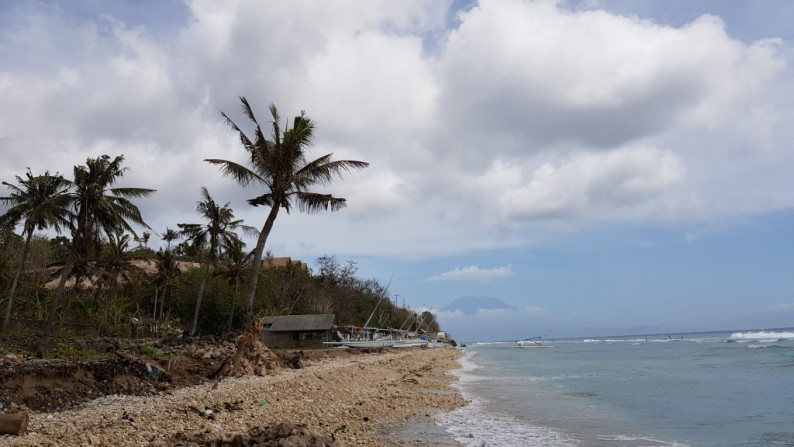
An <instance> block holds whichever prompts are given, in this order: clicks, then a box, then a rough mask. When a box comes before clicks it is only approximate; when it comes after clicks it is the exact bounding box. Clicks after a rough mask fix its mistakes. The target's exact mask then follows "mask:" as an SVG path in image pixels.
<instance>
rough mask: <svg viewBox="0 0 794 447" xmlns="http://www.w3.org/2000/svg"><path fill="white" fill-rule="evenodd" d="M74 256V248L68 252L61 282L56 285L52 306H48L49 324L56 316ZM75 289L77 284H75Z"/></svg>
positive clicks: (72, 265)
mask: <svg viewBox="0 0 794 447" xmlns="http://www.w3.org/2000/svg"><path fill="white" fill-rule="evenodd" d="M75 256H76V255H75V252H74V248H72V250H70V251H69V256H68V257H67V258H66V265H64V266H63V271H62V272H61V281H60V282H59V283H58V289H57V290H56V291H55V297H53V300H52V304H50V315H49V317H48V318H47V321H49V322H50V324H52V323H54V322H55V316H56V315H57V314H58V306H59V305H60V304H61V300H62V299H63V293H64V290H65V289H66V280H67V279H68V278H69V274H70V273H72V268H73V267H74V258H75ZM75 287H77V283H75Z"/></svg>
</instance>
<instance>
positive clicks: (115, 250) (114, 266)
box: [92, 231, 144, 303]
mask: <svg viewBox="0 0 794 447" xmlns="http://www.w3.org/2000/svg"><path fill="white" fill-rule="evenodd" d="M132 240H133V238H132V237H131V236H130V235H129V234H126V233H123V232H121V231H118V232H117V233H116V234H109V235H108V243H107V244H105V247H104V250H103V253H102V256H100V257H99V259H97V260H96V263H95V266H94V269H93V272H92V273H93V275H92V276H93V277H95V278H96V281H95V284H94V285H95V291H94V301H95V303H96V301H98V297H99V296H100V295H101V293H102V292H103V291H104V290H105V289H107V290H108V291H109V292H115V291H116V289H118V288H119V285H120V284H121V283H124V284H133V283H135V282H137V280H138V279H139V278H140V277H141V276H143V273H144V269H143V268H141V267H138V266H136V265H135V264H133V263H132V261H133V257H132V252H131V251H130V242H132Z"/></svg>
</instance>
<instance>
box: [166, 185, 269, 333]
mask: <svg viewBox="0 0 794 447" xmlns="http://www.w3.org/2000/svg"><path fill="white" fill-rule="evenodd" d="M201 195H202V197H203V200H201V201H199V202H198V205H197V206H196V212H197V213H199V214H200V215H201V216H202V217H204V218H205V219H206V220H207V223H206V224H177V225H178V226H179V228H181V229H182V235H183V236H185V238H186V239H187V240H188V241H190V242H191V243H192V245H193V246H196V247H201V248H206V254H205V259H204V268H203V272H202V274H201V284H200V285H199V291H198V297H197V298H196V309H195V310H194V311H193V326H192V327H191V329H190V336H191V337H192V336H193V335H194V334H195V333H196V327H197V326H198V318H199V310H200V309H201V300H202V298H203V297H204V288H205V287H206V285H207V279H208V278H209V274H210V268H211V267H212V266H213V265H215V263H216V262H217V261H218V258H219V256H220V251H221V250H222V249H224V248H226V247H231V246H232V245H233V244H234V243H235V241H237V240H238V239H239V238H238V236H237V233H235V232H234V231H233V230H236V229H237V228H241V229H243V230H245V231H250V232H256V230H255V229H254V228H252V227H248V226H245V225H242V222H243V221H242V220H234V213H233V212H232V209H231V208H230V207H229V204H228V203H226V204H225V205H223V206H219V205H218V204H217V203H216V202H215V200H213V199H212V197H211V196H210V193H209V192H208V191H207V188H205V187H203V186H202V187H201Z"/></svg>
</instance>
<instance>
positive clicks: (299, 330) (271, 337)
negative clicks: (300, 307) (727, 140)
mask: <svg viewBox="0 0 794 447" xmlns="http://www.w3.org/2000/svg"><path fill="white" fill-rule="evenodd" d="M335 317H336V316H335V315H334V314H316V315H278V316H273V317H265V319H264V320H263V322H262V335H261V336H262V343H264V344H265V346H267V347H269V348H323V347H325V345H324V344H323V342H324V341H331V340H332V338H333V336H332V333H333V328H334V318H335Z"/></svg>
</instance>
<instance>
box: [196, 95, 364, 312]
mask: <svg viewBox="0 0 794 447" xmlns="http://www.w3.org/2000/svg"><path fill="white" fill-rule="evenodd" d="M240 101H241V102H242V111H243V114H244V115H245V116H246V117H247V118H248V119H249V120H250V121H251V123H253V124H254V125H255V129H254V135H255V136H254V138H253V139H251V138H249V137H248V135H246V133H245V132H243V130H242V129H241V128H240V127H239V126H238V125H237V124H235V123H234V121H232V120H231V118H229V117H228V116H227V115H226V114H225V113H223V112H221V115H222V116H223V117H224V118H225V119H226V122H227V123H228V124H229V126H231V128H232V129H233V130H234V131H235V132H237V133H238V134H239V136H240V142H241V143H242V145H243V148H244V149H245V151H246V152H247V153H248V157H247V159H248V163H249V166H250V167H247V166H243V165H241V164H239V163H235V162H233V161H228V160H221V159H214V158H213V159H207V160H205V161H207V162H209V163H212V164H215V165H220V167H221V172H222V173H223V175H224V176H228V177H232V178H233V179H234V180H235V181H237V183H239V184H240V185H241V186H244V187H245V186H249V185H251V184H256V185H257V186H260V187H264V191H263V192H262V194H261V195H259V196H257V197H255V198H253V199H250V200H248V203H249V204H251V205H253V206H259V205H264V206H268V207H270V212H269V213H268V215H267V218H266V219H265V223H264V225H263V226H262V231H261V232H260V233H259V238H258V239H257V243H256V248H255V249H254V259H253V262H252V264H251V273H250V276H249V280H248V291H247V293H246V311H245V321H246V324H251V322H252V321H253V309H254V297H255V295H256V286H257V283H258V281H259V269H260V266H261V264H262V253H264V250H265V244H266V242H267V238H268V236H269V235H270V231H271V230H272V229H273V223H274V222H275V221H276V217H277V216H278V213H279V210H280V209H281V208H284V210H285V211H286V212H287V213H289V212H290V209H291V208H292V206H293V204H297V206H298V209H299V210H300V211H305V212H308V213H314V212H318V211H321V210H328V209H330V210H331V211H336V210H338V209H341V208H343V207H344V206H345V205H346V202H345V199H343V198H338V197H333V196H332V195H330V194H320V193H316V192H311V191H309V188H312V187H314V186H317V185H326V184H328V183H330V182H331V180H333V178H334V177H335V176H340V177H341V174H342V173H343V172H349V171H351V170H352V169H363V168H366V167H367V166H369V163H366V162H363V161H353V160H337V161H331V155H332V154H327V155H323V156H322V157H319V158H317V159H315V160H313V161H310V162H307V160H306V155H307V154H306V153H307V149H308V147H309V146H310V145H311V143H312V140H313V138H314V122H313V121H312V120H311V119H310V118H309V117H308V116H306V115H305V114H304V113H303V112H301V115H300V116H298V117H296V118H295V121H294V124H293V127H292V129H286V128H285V130H284V131H283V132H282V129H281V124H280V121H281V117H280V116H279V113H278V110H277V109H276V106H275V105H273V104H271V105H270V115H271V117H272V118H273V122H272V124H271V126H272V134H271V138H270V139H267V138H265V135H264V133H263V130H262V126H260V124H259V122H258V121H257V120H256V116H255V115H254V112H253V110H252V109H251V106H250V105H249V104H248V101H247V100H246V99H245V98H244V97H240Z"/></svg>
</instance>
